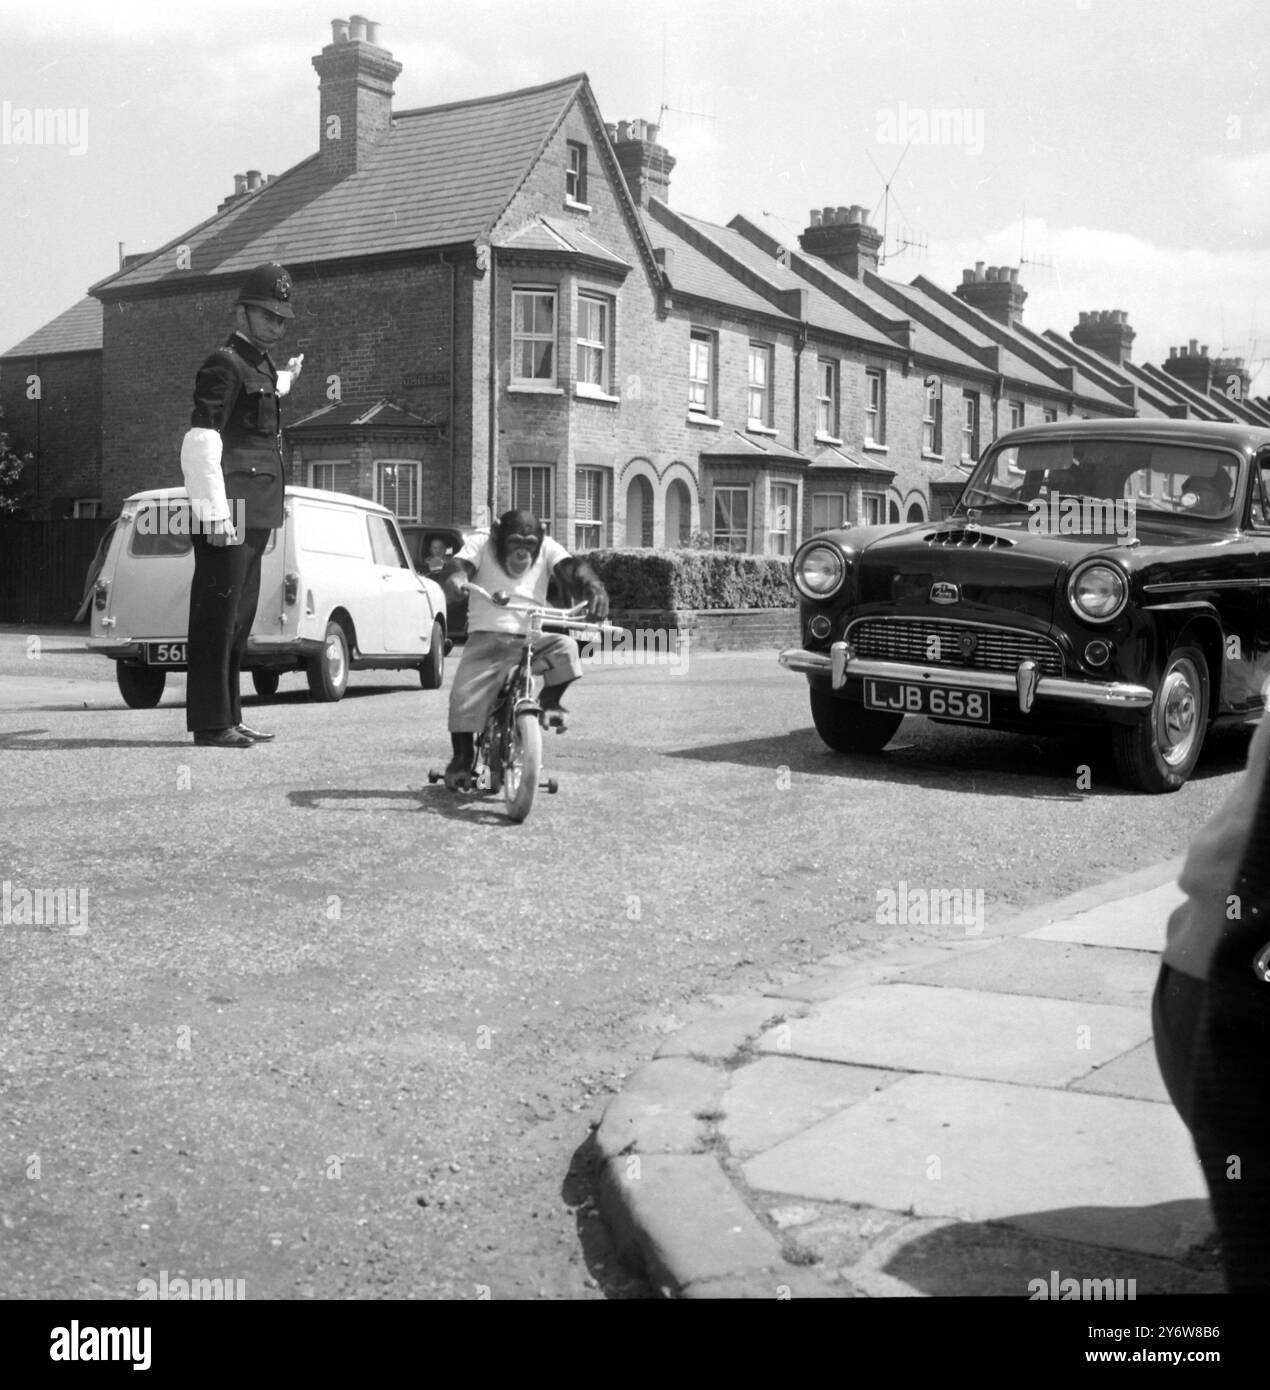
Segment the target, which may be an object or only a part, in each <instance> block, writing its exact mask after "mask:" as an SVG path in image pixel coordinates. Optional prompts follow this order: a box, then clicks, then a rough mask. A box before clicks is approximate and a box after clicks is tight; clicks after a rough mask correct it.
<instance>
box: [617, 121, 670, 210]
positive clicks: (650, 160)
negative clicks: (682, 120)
mask: <svg viewBox="0 0 1270 1390" xmlns="http://www.w3.org/2000/svg"><path fill="white" fill-rule="evenodd" d="M608 132H609V139H610V140H612V142H613V152H614V153H615V154H616V155H617V162H618V164H619V165H620V166H621V169H622V174H623V175H624V177H625V179H626V186H627V187H628V188H629V189H630V190H631V197H632V198H634V199H635V202H636V204H637V205H638V206H639V207H646V206H647V202H648V199H649V198H660V199H661V201H662V202H663V203H668V202H669V201H670V171H671V170H672V169H673V168H674V167H675V157H674V155H672V154H671V153H670V151H669V150H668V149H666V148H665V146H664V145H660V144H658V142H657V136H658V135H659V134H660V130H659V128H658V127H657V126H655V125H653V123H652V122H651V121H619V122H618V123H617V125H611V126H609V127H608Z"/></svg>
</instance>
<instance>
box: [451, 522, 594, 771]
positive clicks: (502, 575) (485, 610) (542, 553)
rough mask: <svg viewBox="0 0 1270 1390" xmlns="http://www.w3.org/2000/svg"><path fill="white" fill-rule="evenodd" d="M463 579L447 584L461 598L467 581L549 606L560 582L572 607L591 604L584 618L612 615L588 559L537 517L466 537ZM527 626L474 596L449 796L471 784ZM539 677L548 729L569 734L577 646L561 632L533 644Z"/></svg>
mask: <svg viewBox="0 0 1270 1390" xmlns="http://www.w3.org/2000/svg"><path fill="white" fill-rule="evenodd" d="M455 559H456V560H457V561H458V562H459V571H458V573H456V574H454V575H452V576H451V577H450V579H449V580H448V581H447V587H448V588H449V590H450V592H451V593H452V594H453V595H454V596H455V597H456V598H457V597H461V596H462V595H463V594H464V593H468V592H469V590H468V581H469V580H471V581H473V582H474V583H476V584H479V585H480V586H481V588H483V589H485V590H487V591H488V592H489V593H491V594H494V593H498V592H499V590H503V591H505V592H506V593H508V594H509V595H511V596H513V597H516V598H521V599H526V600H528V601H529V602H531V603H538V604H543V603H546V601H547V586H548V584H549V583H550V582H551V579H552V578H553V576H554V578H555V580H556V582H557V583H558V584H559V585H560V587H561V588H562V589H563V590H564V591H565V592H566V593H567V594H569V595H570V596H571V597H572V601H573V602H574V603H586V605H587V617H588V618H591V619H593V620H594V621H596V622H599V621H602V620H603V619H604V618H606V617H607V616H608V611H609V596H608V593H607V591H606V590H605V588H604V585H603V584H602V583H601V582H600V579H599V576H598V575H597V574H596V573H595V571H594V570H593V569H592V568H591V566H590V565H588V564H587V562H586V561H585V560H579V559H576V558H575V557H574V556H572V555H570V554H569V552H568V551H567V550H566V549H565V548H564V546H562V545H561V544H560V543H559V542H558V541H555V540H553V539H552V538H551V537H550V536H548V535H547V534H546V533H545V531H544V528H543V525H542V522H541V521H539V520H538V518H537V517H535V516H534V515H533V513H532V512H527V511H521V510H514V511H510V512H504V513H503V515H502V516H501V517H499V519H498V521H497V522H496V523H495V524H494V526H493V527H492V528H491V529H490V530H489V531H488V532H482V531H477V532H475V533H474V534H473V535H471V536H469V537H468V539H467V541H466V543H465V544H464V546H463V548H462V549H461V550H460V551H459V553H458V554H457V555H456V556H455ZM528 622H529V619H528V618H527V617H526V616H525V615H524V614H523V613H518V612H517V611H516V610H515V609H514V608H503V607H499V606H496V605H495V604H492V603H490V601H489V600H488V599H487V598H485V597H484V596H483V595H481V594H478V593H470V597H469V601H468V620H467V630H468V638H467V642H466V644H465V645H464V648H463V658H462V660H461V661H460V662H459V668H458V670H457V671H456V672H455V674H454V685H453V686H452V688H451V690H450V743H451V746H452V750H453V754H454V756H453V757H452V758H451V759H450V762H449V764H448V766H447V767H446V769H445V785H446V786H447V787H449V788H450V789H451V791H458V790H462V789H466V788H467V787H469V786H470V785H471V780H472V764H473V761H474V757H475V742H476V735H477V734H479V733H480V731H481V730H482V729H483V728H484V727H485V721H486V720H487V719H488V718H489V715H490V711H491V710H492V709H493V708H494V702H495V700H496V699H497V698H498V692H499V690H500V689H501V688H502V684H503V680H504V679H505V677H506V675H507V672H508V670H509V669H510V668H511V667H512V666H514V665H515V664H516V661H517V658H518V657H519V655H520V647H521V642H522V640H523V639H524V635H525V631H526V628H527V625H528ZM533 670H534V674H535V675H540V676H542V677H543V688H542V692H541V693H540V695H539V697H538V703H539V705H540V706H541V707H542V709H543V711H544V712H545V713H546V714H547V722H548V725H549V726H550V727H554V728H558V729H563V728H564V727H565V721H564V716H565V709H564V707H563V705H561V703H560V697H561V696H562V695H563V694H564V692H565V690H566V689H567V688H568V687H569V686H570V685H572V684H573V682H574V681H575V680H577V679H578V678H579V677H580V676H581V675H582V667H581V665H580V663H579V661H578V648H577V643H576V642H575V641H574V640H573V639H572V638H571V637H566V636H564V635H563V634H560V633H550V632H545V633H543V634H542V635H541V636H540V637H539V638H537V639H536V640H535V642H534V664H533Z"/></svg>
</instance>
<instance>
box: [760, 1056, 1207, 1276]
mask: <svg viewBox="0 0 1270 1390" xmlns="http://www.w3.org/2000/svg"><path fill="white" fill-rule="evenodd" d="M741 1171H742V1174H743V1176H744V1178H745V1181H746V1182H747V1183H748V1184H749V1185H750V1186H751V1187H752V1188H755V1189H761V1190H763V1191H769V1192H779V1193H781V1194H783V1195H784V1196H785V1197H786V1198H795V1199H798V1198H801V1199H805V1200H810V1201H839V1202H857V1203H864V1204H867V1205H869V1206H875V1207H883V1208H886V1209H888V1210H892V1211H900V1212H911V1213H912V1214H913V1215H915V1216H919V1217H953V1218H956V1219H958V1220H960V1221H968V1222H983V1221H997V1222H1002V1223H1004V1224H1007V1225H1010V1226H1014V1227H1017V1228H1019V1229H1022V1230H1028V1231H1031V1232H1032V1233H1033V1234H1037V1235H1044V1236H1049V1237H1054V1238H1056V1239H1062V1240H1070V1241H1076V1242H1080V1243H1084V1244H1089V1245H1097V1246H1107V1247H1109V1248H1112V1249H1121V1250H1137V1251H1140V1252H1142V1253H1144V1254H1151V1255H1158V1256H1162V1257H1165V1258H1171V1259H1175V1258H1179V1257H1180V1256H1182V1255H1184V1254H1185V1253H1186V1251H1187V1250H1189V1249H1190V1248H1191V1247H1192V1246H1193V1245H1194V1244H1195V1243H1196V1242H1197V1241H1198V1240H1199V1239H1201V1238H1202V1237H1203V1235H1205V1234H1207V1230H1208V1226H1207V1221H1208V1217H1207V1197H1206V1192H1205V1188H1204V1182H1203V1178H1202V1176H1201V1174H1200V1171H1199V1166H1198V1164H1197V1163H1196V1162H1195V1159H1194V1156H1193V1153H1192V1150H1191V1144H1190V1137H1189V1135H1188V1134H1187V1132H1186V1130H1185V1128H1184V1127H1183V1125H1182V1123H1181V1121H1180V1120H1179V1119H1178V1118H1177V1116H1176V1114H1175V1113H1174V1112H1173V1110H1172V1108H1171V1107H1170V1106H1164V1105H1156V1104H1154V1103H1152V1102H1149V1101H1138V1100H1125V1099H1119V1098H1112V1097H1108V1096H1095V1095H1080V1094H1076V1093H1074V1092H1070V1091H1056V1090H1049V1089H1043V1088H1037V1087H1026V1086H1004V1085H996V1084H993V1083H991V1082H986V1081H979V1080H969V1079H965V1078H961V1077H947V1076H912V1077H908V1078H906V1079H905V1080H903V1081H900V1082H897V1083H896V1084H895V1085H894V1086H889V1087H887V1089H886V1090H884V1091H879V1092H877V1093H876V1094H875V1095H873V1096H871V1097H869V1099H867V1100H864V1101H861V1102H860V1103H859V1104H857V1105H853V1106H851V1107H850V1108H848V1109H847V1110H844V1111H842V1112H841V1113H839V1114H838V1115H835V1116H832V1117H831V1118H830V1119H828V1120H825V1121H823V1122H822V1123H821V1124H819V1125H817V1126H816V1127H815V1128H814V1129H811V1130H808V1131H806V1132H804V1133H803V1134H800V1135H798V1136H796V1137H795V1138H793V1139H790V1140H787V1141H786V1142H785V1143H783V1144H778V1145H777V1146H776V1147H775V1148H773V1149H769V1150H767V1151H766V1152H765V1153H762V1154H759V1155H758V1156H757V1157H755V1158H752V1159H750V1160H749V1161H748V1162H746V1163H744V1164H742V1166H741ZM1038 1193H1043V1194H1044V1195H1045V1201H1046V1206H1045V1208H1044V1209H1043V1210H1038V1208H1037V1194H1038Z"/></svg>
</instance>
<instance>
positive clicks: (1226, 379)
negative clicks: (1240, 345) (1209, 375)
mask: <svg viewBox="0 0 1270 1390" xmlns="http://www.w3.org/2000/svg"><path fill="white" fill-rule="evenodd" d="M1251 381H1252V377H1251V375H1250V373H1249V371H1248V368H1247V367H1246V366H1244V359H1243V358H1242V357H1218V358H1216V359H1215V360H1214V362H1213V391H1214V392H1215V393H1216V394H1217V395H1219V396H1225V397H1227V398H1228V399H1229V400H1232V401H1242V400H1247V398H1248V387H1249V385H1250V383H1251Z"/></svg>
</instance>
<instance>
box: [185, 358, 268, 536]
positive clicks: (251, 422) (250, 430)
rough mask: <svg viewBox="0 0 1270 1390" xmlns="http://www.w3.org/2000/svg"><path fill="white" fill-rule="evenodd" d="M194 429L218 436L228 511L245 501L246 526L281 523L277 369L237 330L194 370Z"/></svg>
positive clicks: (258, 527) (257, 527)
mask: <svg viewBox="0 0 1270 1390" xmlns="http://www.w3.org/2000/svg"><path fill="white" fill-rule="evenodd" d="M190 426H191V428H194V429H204V430H216V431H217V432H218V433H219V434H220V437H221V443H222V448H223V452H222V454H221V464H220V466H221V472H222V473H223V474H224V477H225V497H226V500H227V501H228V502H229V503H230V513H231V515H236V514H237V508H236V507H235V506H234V502H235V500H240V501H241V502H242V503H243V509H244V513H245V525H246V529H247V530H269V529H272V528H273V527H275V526H281V525H282V499H283V494H284V490H285V487H286V478H285V476H284V473H283V467H282V410H281V397H280V396H279V395H278V373H277V371H276V369H275V368H274V365H273V362H272V361H271V360H270V357H269V354H268V353H267V352H264V351H262V350H261V349H260V348H258V347H256V346H255V345H254V344H253V343H251V342H250V341H249V340H248V339H246V338H244V337H243V336H242V334H241V333H235V334H234V335H233V336H232V337H231V338H230V339H229V340H228V341H227V342H226V343H225V344H224V345H223V346H222V347H219V348H217V349H216V351H215V352H214V353H212V355H211V356H210V357H209V358H208V359H207V361H205V362H204V363H203V365H202V366H201V367H200V368H199V369H198V377H197V378H196V380H195V382H194V409H193V411H192V412H191V414H190Z"/></svg>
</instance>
